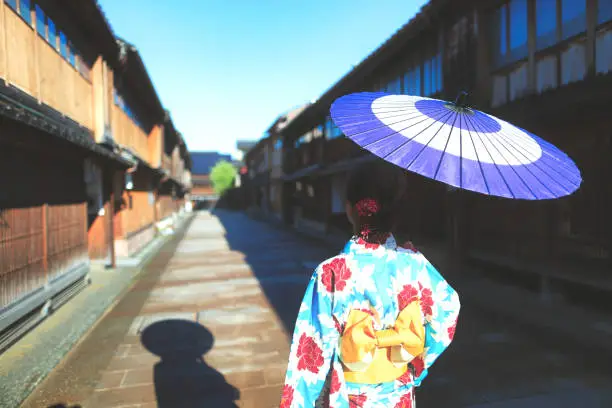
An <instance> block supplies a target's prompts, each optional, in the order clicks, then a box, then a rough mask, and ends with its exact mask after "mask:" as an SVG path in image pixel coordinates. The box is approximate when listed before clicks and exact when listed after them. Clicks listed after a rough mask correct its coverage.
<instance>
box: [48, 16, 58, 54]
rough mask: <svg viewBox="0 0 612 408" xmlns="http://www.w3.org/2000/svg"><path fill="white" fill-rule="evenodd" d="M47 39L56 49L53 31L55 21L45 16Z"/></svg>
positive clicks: (54, 32)
mask: <svg viewBox="0 0 612 408" xmlns="http://www.w3.org/2000/svg"><path fill="white" fill-rule="evenodd" d="M47 41H49V44H51V46H52V47H53V48H55V49H57V33H56V31H55V23H54V22H53V20H51V19H50V18H48V17H47Z"/></svg>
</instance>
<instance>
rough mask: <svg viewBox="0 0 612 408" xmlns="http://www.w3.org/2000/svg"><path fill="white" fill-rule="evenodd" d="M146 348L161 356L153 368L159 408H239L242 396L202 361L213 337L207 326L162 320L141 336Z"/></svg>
mask: <svg viewBox="0 0 612 408" xmlns="http://www.w3.org/2000/svg"><path fill="white" fill-rule="evenodd" d="M141 342H142V344H143V346H144V347H145V348H146V349H147V350H148V351H150V352H151V353H153V354H155V355H157V356H159V357H160V358H161V361H160V362H158V363H157V364H155V367H154V383H155V394H156V397H157V406H158V407H160V408H174V407H185V408H190V407H194V408H195V407H202V406H207V407H208V406H210V407H219V408H226V407H227V408H233V407H237V405H236V404H235V401H237V400H238V399H239V397H240V392H239V391H238V390H237V389H236V388H234V387H233V386H232V385H230V384H228V383H227V381H226V380H225V377H223V375H222V374H221V373H219V372H218V371H216V370H215V369H214V368H212V367H210V366H209V365H208V364H206V362H205V361H204V359H203V355H204V354H206V353H207V352H208V351H210V349H211V348H212V346H213V343H214V337H213V335H212V333H211V332H210V331H209V330H208V329H206V328H205V327H204V326H202V325H200V324H197V323H195V322H189V321H186V320H163V321H161V322H157V323H154V324H152V325H150V326H148V327H147V328H146V329H145V330H144V331H143V333H142V335H141Z"/></svg>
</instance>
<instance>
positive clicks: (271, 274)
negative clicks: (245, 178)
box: [212, 209, 342, 333]
mask: <svg viewBox="0 0 612 408" xmlns="http://www.w3.org/2000/svg"><path fill="white" fill-rule="evenodd" d="M212 214H213V215H214V216H215V217H216V218H217V219H218V220H219V221H220V222H221V224H222V225H223V227H224V229H225V239H226V241H227V243H228V245H229V246H230V248H231V249H232V250H233V251H238V252H241V253H242V254H244V257H245V261H246V262H247V263H248V265H249V267H250V269H251V271H252V272H253V275H254V276H255V277H256V278H257V280H258V281H259V284H260V286H261V288H262V290H263V292H264V294H265V295H266V297H267V299H268V301H269V302H270V305H271V306H272V308H274V310H275V312H276V314H277V316H278V317H279V319H280V320H281V321H282V323H283V326H284V328H285V330H286V332H287V333H293V328H294V326H295V318H296V316H297V313H298V310H299V308H300V303H301V301H302V298H303V297H304V291H305V290H306V286H307V285H308V282H309V280H310V277H311V276H312V273H313V272H314V269H315V268H316V266H317V265H318V264H319V263H320V262H322V261H324V260H325V259H327V258H329V257H331V256H334V255H336V254H337V253H338V252H339V251H340V250H341V249H342V248H335V247H333V246H331V245H330V246H324V245H322V244H321V242H320V241H316V240H314V239H312V240H310V239H308V238H305V237H301V236H298V235H296V234H295V232H293V231H291V232H290V231H287V230H284V229H282V228H280V227H279V228H275V227H273V226H271V225H270V224H268V223H266V222H261V221H256V220H253V219H251V218H249V217H248V216H247V215H246V214H245V213H243V212H233V211H230V210H217V209H215V210H213V211H212Z"/></svg>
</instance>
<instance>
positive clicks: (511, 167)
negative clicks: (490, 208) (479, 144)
mask: <svg viewBox="0 0 612 408" xmlns="http://www.w3.org/2000/svg"><path fill="white" fill-rule="evenodd" d="M485 134H487V133H486V132H485V133H483V136H484V135H485ZM487 139H488V140H489V142H491V140H490V139H489V137H488V136H487ZM491 146H493V148H494V149H495V150H496V151H497V153H498V154H499V155H500V156H501V157H502V158H503V159H504V160H506V158H505V157H504V156H503V155H502V154H501V152H500V151H499V149H498V148H497V146H495V144H494V143H493V142H491ZM495 164H496V165H497V163H495ZM506 164H507V166H508V167H510V169H511V170H512V172H513V173H514V174H515V175H516V177H517V178H518V179H519V180H521V181H522V182H523V184H524V185H525V187H527V190H529V192H530V193H531V195H533V197H534V198H535V199H537V198H538V196H537V194H535V193H534V192H533V190H532V189H531V188H530V187H529V184H527V182H526V181H525V180H523V178H522V177H521V175H520V174H518V172H517V171H516V169H515V168H514V166H512V165H510V163H508V160H506Z"/></svg>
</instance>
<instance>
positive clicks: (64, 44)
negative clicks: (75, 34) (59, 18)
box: [59, 31, 68, 60]
mask: <svg viewBox="0 0 612 408" xmlns="http://www.w3.org/2000/svg"><path fill="white" fill-rule="evenodd" d="M59 38H60V54H61V55H62V57H64V58H65V59H66V60H67V59H68V40H67V39H66V34H64V33H63V32H61V31H60V32H59Z"/></svg>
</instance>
